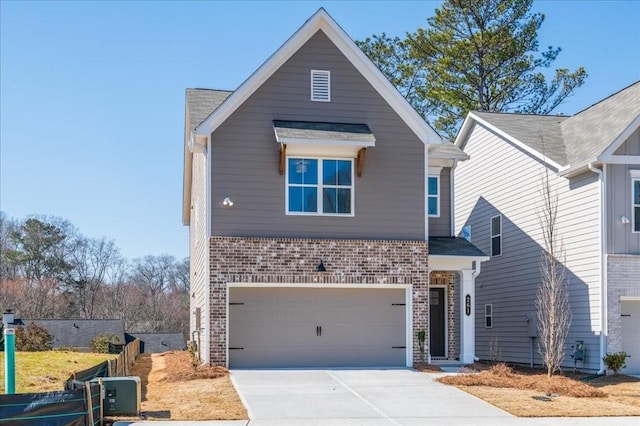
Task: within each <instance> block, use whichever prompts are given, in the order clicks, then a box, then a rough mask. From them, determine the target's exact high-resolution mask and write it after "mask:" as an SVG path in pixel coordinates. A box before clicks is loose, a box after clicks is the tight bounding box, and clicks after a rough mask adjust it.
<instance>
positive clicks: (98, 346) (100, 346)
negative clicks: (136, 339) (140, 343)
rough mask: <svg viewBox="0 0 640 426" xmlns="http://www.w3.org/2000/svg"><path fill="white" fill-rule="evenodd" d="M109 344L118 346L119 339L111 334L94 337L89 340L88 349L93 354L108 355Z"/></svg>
mask: <svg viewBox="0 0 640 426" xmlns="http://www.w3.org/2000/svg"><path fill="white" fill-rule="evenodd" d="M109 343H114V344H119V343H120V337H118V336H116V335H115V334H112V333H103V334H98V335H97V336H96V337H94V338H93V339H92V340H91V343H90V344H89V349H91V352H95V353H99V354H108V353H109Z"/></svg>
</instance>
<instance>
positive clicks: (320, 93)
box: [311, 70, 331, 102]
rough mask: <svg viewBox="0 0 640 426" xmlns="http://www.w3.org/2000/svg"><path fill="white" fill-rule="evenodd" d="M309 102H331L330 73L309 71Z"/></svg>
mask: <svg viewBox="0 0 640 426" xmlns="http://www.w3.org/2000/svg"><path fill="white" fill-rule="evenodd" d="M311 100H312V101H316V102H330V101H331V73H330V71H320V70H311Z"/></svg>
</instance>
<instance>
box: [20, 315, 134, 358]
mask: <svg viewBox="0 0 640 426" xmlns="http://www.w3.org/2000/svg"><path fill="white" fill-rule="evenodd" d="M22 322H23V323H24V325H25V326H28V325H29V324H31V323H32V322H33V323H36V324H38V325H41V326H43V327H44V328H46V329H47V331H49V333H51V334H52V335H53V347H54V348H59V347H67V348H77V349H81V350H88V349H89V347H90V345H91V340H93V338H94V337H96V336H97V335H99V334H115V335H116V336H118V337H119V338H120V342H121V343H124V325H123V323H122V320H120V319H29V318H23V319H22Z"/></svg>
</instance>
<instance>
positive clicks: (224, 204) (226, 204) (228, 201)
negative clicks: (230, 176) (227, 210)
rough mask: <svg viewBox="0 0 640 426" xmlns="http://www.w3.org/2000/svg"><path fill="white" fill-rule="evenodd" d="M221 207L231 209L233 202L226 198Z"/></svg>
mask: <svg viewBox="0 0 640 426" xmlns="http://www.w3.org/2000/svg"><path fill="white" fill-rule="evenodd" d="M222 205H223V206H225V207H231V206H233V201H231V198H229V197H226V198H225V199H224V200H223V201H222Z"/></svg>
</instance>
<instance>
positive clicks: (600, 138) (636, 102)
mask: <svg viewBox="0 0 640 426" xmlns="http://www.w3.org/2000/svg"><path fill="white" fill-rule="evenodd" d="M639 117H640V81H637V82H635V83H634V84H632V85H630V86H628V87H626V88H624V89H622V90H620V91H619V92H617V93H614V94H613V95H611V96H609V97H608V98H605V99H603V100H601V101H600V102H598V103H596V104H594V105H592V106H590V107H589V108H587V109H585V110H583V111H580V112H579V113H577V114H576V115H574V116H573V117H571V118H570V119H569V120H567V121H566V122H564V123H562V125H561V126H560V127H561V128H562V135H563V137H564V139H565V140H566V141H567V159H568V160H569V163H568V164H571V165H578V164H580V163H583V162H587V161H590V160H593V159H598V160H603V158H599V157H600V156H601V154H603V153H604V151H607V150H608V148H613V149H612V150H611V153H613V151H615V150H616V149H617V148H618V147H619V146H620V145H621V144H622V143H623V142H624V141H625V139H627V138H628V137H629V135H630V134H631V132H633V131H634V130H635V129H636V128H638V125H639V124H640V123H638V121H639Z"/></svg>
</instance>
